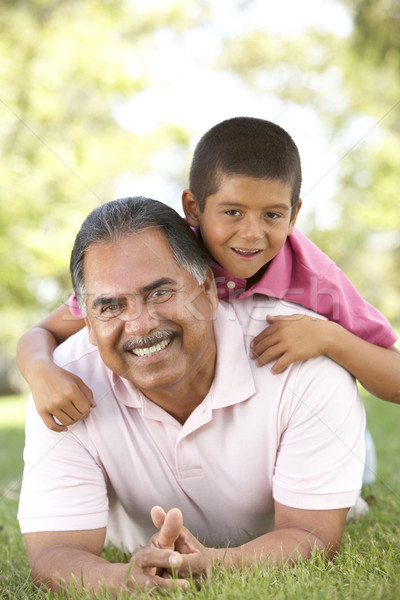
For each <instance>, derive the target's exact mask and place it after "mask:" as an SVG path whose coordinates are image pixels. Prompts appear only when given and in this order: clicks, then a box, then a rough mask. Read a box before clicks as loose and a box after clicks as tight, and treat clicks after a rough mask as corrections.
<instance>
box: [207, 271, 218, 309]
mask: <svg viewBox="0 0 400 600" xmlns="http://www.w3.org/2000/svg"><path fill="white" fill-rule="evenodd" d="M203 286H204V290H205V292H206V295H207V297H208V301H209V303H210V306H211V308H212V310H213V311H214V310H217V308H218V304H219V300H218V292H217V286H216V284H215V279H214V273H213V270H212V269H211V267H208V270H207V274H206V276H205V279H204V283H203Z"/></svg>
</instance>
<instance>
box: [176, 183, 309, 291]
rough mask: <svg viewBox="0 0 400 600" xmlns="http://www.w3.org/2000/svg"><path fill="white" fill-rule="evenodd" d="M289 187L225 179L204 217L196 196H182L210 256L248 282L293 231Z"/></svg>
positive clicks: (209, 200) (207, 203)
mask: <svg viewBox="0 0 400 600" xmlns="http://www.w3.org/2000/svg"><path fill="white" fill-rule="evenodd" d="M291 194H292V188H291V186H290V185H289V184H286V183H283V182H282V181H280V180H278V179H256V178H253V177H247V176H242V175H234V176H226V177H224V178H223V179H222V184H221V185H220V187H219V189H218V191H217V192H216V193H215V194H211V195H210V196H208V198H207V200H206V205H205V208H204V211H203V212H200V210H199V208H198V205H197V202H196V200H195V199H194V197H193V194H192V193H191V192H190V191H189V190H185V192H184V193H183V208H184V211H185V214H186V217H187V219H188V222H189V224H190V225H192V226H194V227H199V228H200V231H201V237H202V239H203V242H204V245H205V247H206V249H207V251H208V253H209V254H210V255H211V256H212V258H213V259H214V260H215V261H216V262H217V263H218V264H220V265H221V266H222V267H224V269H226V270H227V271H228V272H229V273H230V274H231V275H232V276H233V277H240V278H243V279H248V278H250V277H252V276H253V275H255V274H256V273H257V272H258V271H259V270H260V269H261V268H262V267H264V266H265V265H266V264H267V263H269V262H270V261H271V260H272V259H273V258H274V256H276V254H277V253H278V252H279V250H280V249H281V248H282V246H283V244H284V243H285V240H286V238H287V236H288V235H289V234H290V233H291V232H292V230H293V227H294V224H295V221H296V218H297V214H298V211H299V209H300V202H299V205H298V206H297V207H296V210H295V212H294V215H293V217H291V212H292V207H291Z"/></svg>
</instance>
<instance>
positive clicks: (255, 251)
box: [234, 248, 260, 254]
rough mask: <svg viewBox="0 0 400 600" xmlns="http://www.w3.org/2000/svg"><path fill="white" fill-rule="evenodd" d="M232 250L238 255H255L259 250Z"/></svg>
mask: <svg viewBox="0 0 400 600" xmlns="http://www.w3.org/2000/svg"><path fill="white" fill-rule="evenodd" d="M234 250H235V252H238V253H239V254H257V252H260V251H259V250H242V249H241V248H234Z"/></svg>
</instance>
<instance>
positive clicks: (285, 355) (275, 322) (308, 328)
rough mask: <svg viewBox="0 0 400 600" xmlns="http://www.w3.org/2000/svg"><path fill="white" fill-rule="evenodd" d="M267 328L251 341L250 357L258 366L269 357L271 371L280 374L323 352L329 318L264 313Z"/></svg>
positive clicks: (266, 361)
mask: <svg viewBox="0 0 400 600" xmlns="http://www.w3.org/2000/svg"><path fill="white" fill-rule="evenodd" d="M267 321H268V323H270V325H269V327H267V328H266V329H264V330H263V331H262V332H261V333H259V334H258V335H257V336H256V337H255V338H254V340H253V341H252V343H251V350H250V357H251V358H252V359H255V360H256V365H257V366H258V367H260V366H262V365H265V364H267V363H269V362H271V361H272V360H275V359H277V360H276V363H275V364H274V365H273V367H272V368H271V371H272V372H273V373H281V372H282V371H284V370H285V369H286V368H287V367H288V366H289V365H291V364H292V363H294V362H297V361H300V360H307V359H308V358H313V357H315V356H320V355H321V354H326V350H327V343H328V342H327V339H326V338H325V339H324V334H325V333H326V332H327V331H328V328H329V325H330V323H329V321H325V320H322V319H318V318H316V317H309V316H308V315H303V314H295V315H276V316H270V315H267Z"/></svg>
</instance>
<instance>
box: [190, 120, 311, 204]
mask: <svg viewBox="0 0 400 600" xmlns="http://www.w3.org/2000/svg"><path fill="white" fill-rule="evenodd" d="M224 175H228V176H233V175H244V176H246V177H255V178H257V179H279V180H280V181H282V182H283V183H288V184H290V185H291V186H292V196H291V206H292V214H293V212H294V210H295V208H296V206H297V204H298V201H299V198H300V188H301V162H300V155H299V151H298V149H297V146H296V144H295V143H294V141H293V140H292V138H291V137H290V135H289V134H288V133H287V131H285V130H284V129H283V128H282V127H279V125H276V124H275V123H271V121H266V120H264V119H256V118H254V117H234V118H233V119H227V120H226V121H222V123H218V125H215V126H214V127H212V128H211V129H210V130H209V131H207V133H205V134H204V135H203V137H202V138H201V139H200V141H199V143H198V144H197V146H196V149H195V151H194V154H193V160H192V165H191V167H190V175H189V187H190V189H191V191H192V192H193V194H194V197H195V199H196V202H197V204H198V206H199V208H200V210H201V212H203V210H204V208H205V205H206V200H207V198H208V196H210V195H211V194H215V193H216V192H217V191H218V189H219V186H220V185H221V182H222V177H223V176H224Z"/></svg>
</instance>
